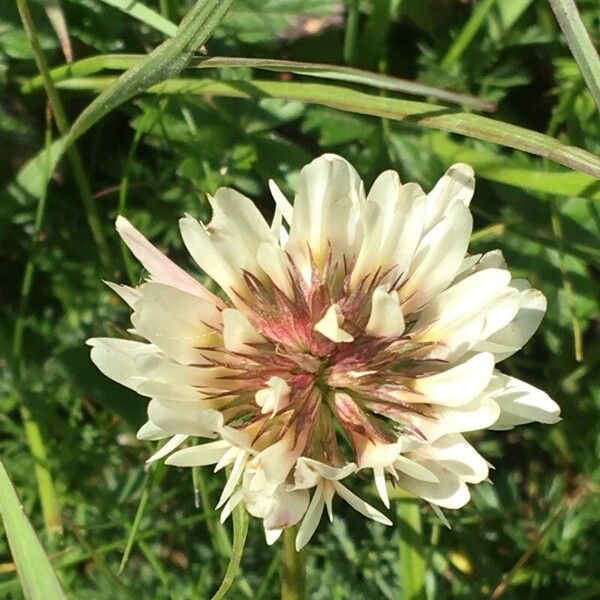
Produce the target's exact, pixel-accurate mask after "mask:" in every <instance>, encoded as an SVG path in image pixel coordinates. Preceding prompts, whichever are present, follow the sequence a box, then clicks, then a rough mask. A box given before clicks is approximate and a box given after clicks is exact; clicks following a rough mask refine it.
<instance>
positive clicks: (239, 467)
mask: <svg viewBox="0 0 600 600" xmlns="http://www.w3.org/2000/svg"><path fill="white" fill-rule="evenodd" d="M247 461H248V453H247V452H240V453H239V454H238V456H237V458H236V459H235V462H234V463H233V467H232V468H231V473H230V474H229V478H228V479H227V483H226V484H225V487H224V488H223V492H222V493H221V497H220V498H219V502H218V504H217V508H220V507H221V506H223V504H225V502H227V500H228V499H229V496H231V494H233V490H234V489H235V486H236V485H237V484H238V482H239V480H240V478H241V477H242V475H243V473H244V468H245V467H246V462H247Z"/></svg>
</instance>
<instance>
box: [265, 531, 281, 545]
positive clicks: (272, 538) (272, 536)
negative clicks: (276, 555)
mask: <svg viewBox="0 0 600 600" xmlns="http://www.w3.org/2000/svg"><path fill="white" fill-rule="evenodd" d="M282 533H283V529H265V540H266V542H267V546H272V545H273V544H274V543H275V542H276V541H277V540H278V539H279V538H280V537H281V534H282Z"/></svg>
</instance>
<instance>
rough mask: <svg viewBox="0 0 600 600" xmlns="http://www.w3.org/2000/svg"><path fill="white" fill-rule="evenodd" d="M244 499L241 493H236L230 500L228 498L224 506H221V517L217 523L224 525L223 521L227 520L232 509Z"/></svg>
mask: <svg viewBox="0 0 600 600" xmlns="http://www.w3.org/2000/svg"><path fill="white" fill-rule="evenodd" d="M243 499H244V494H243V493H242V491H241V490H240V491H238V492H236V493H235V494H233V496H231V498H229V500H227V502H225V505H224V506H223V510H222V511H221V517H220V519H219V521H220V522H221V523H225V521H227V519H228V518H229V515H230V514H231V513H232V512H233V509H234V508H235V507H236V506H237V505H238V504H239V503H240V502H241V501H242V500H243Z"/></svg>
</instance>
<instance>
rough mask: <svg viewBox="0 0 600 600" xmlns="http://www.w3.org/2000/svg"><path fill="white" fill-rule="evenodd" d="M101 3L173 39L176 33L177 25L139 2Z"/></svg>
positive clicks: (129, 0)
mask: <svg viewBox="0 0 600 600" xmlns="http://www.w3.org/2000/svg"><path fill="white" fill-rule="evenodd" d="M102 2H104V4H108V5H110V6H114V7H115V8H118V9H119V10H122V11H123V12H124V13H127V14H128V15H129V16H131V17H133V18H134V19H137V20H138V21H141V22H142V23H146V25H150V27H152V28H153V29H156V30H157V31H160V32H161V33H164V34H165V35H167V36H169V37H175V34H176V33H177V25H175V23H173V22H171V21H169V19H165V18H164V17H163V16H162V15H161V14H159V13H157V12H156V11H155V10H152V9H151V8H148V7H147V6H146V5H145V4H142V3H141V2H136V1H135V0H133V1H131V0H102Z"/></svg>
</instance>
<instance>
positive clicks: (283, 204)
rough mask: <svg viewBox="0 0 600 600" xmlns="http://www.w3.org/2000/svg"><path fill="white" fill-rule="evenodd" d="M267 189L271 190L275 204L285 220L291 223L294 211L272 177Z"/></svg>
mask: <svg viewBox="0 0 600 600" xmlns="http://www.w3.org/2000/svg"><path fill="white" fill-rule="evenodd" d="M269 190H271V195H272V196H273V200H275V204H276V205H277V208H278V209H279V211H280V212H281V215H282V216H283V218H284V219H285V222H286V223H287V224H288V225H290V224H291V223H292V215H293V212H294V209H293V208H292V205H291V204H290V202H289V200H288V199H287V198H286V197H285V196H284V194H283V192H282V191H281V190H280V189H279V186H278V185H277V184H276V183H275V182H274V181H273V180H272V179H269Z"/></svg>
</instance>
